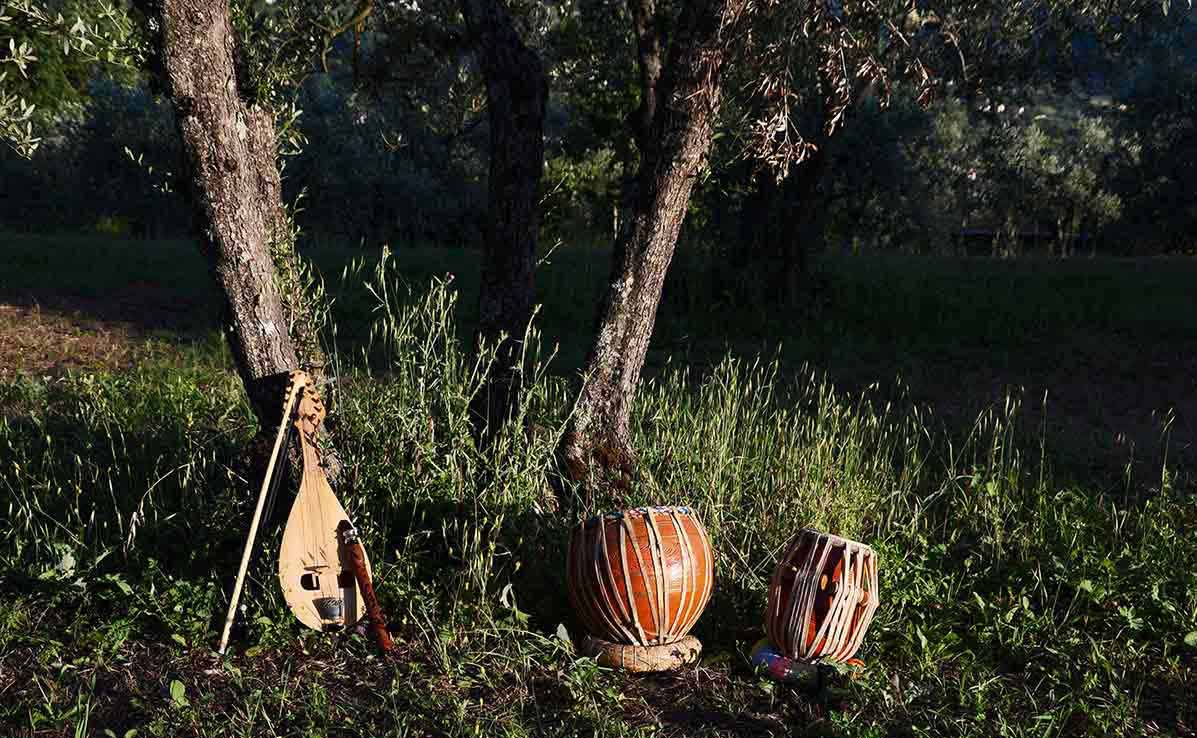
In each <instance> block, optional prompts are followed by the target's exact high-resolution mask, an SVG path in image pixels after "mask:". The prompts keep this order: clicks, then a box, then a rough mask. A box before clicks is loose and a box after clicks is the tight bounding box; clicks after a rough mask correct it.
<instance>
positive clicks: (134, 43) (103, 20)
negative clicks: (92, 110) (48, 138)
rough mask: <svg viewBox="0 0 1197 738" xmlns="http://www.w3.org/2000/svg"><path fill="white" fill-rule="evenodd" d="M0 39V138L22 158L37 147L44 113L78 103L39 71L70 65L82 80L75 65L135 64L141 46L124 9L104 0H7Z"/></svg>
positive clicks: (142, 49) (83, 75)
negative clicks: (83, 0) (95, 0)
mask: <svg viewBox="0 0 1197 738" xmlns="http://www.w3.org/2000/svg"><path fill="white" fill-rule="evenodd" d="M0 44H3V46H4V48H3V49H2V50H0V141H3V143H4V144H5V145H7V146H9V147H10V148H12V149H13V150H14V151H16V152H17V153H18V154H19V155H21V156H24V157H29V156H32V155H33V152H34V151H36V150H37V147H38V144H39V143H40V142H41V134H40V130H41V127H42V125H44V123H45V122H46V120H47V119H48V117H49V116H52V115H53V114H54V113H56V112H60V110H61V106H63V105H66V104H70V103H77V102H78V97H79V96H78V95H77V94H76V95H70V94H65V93H66V92H67V88H66V87H65V86H64V85H62V84H49V83H50V82H51V81H52V80H51V78H50V75H47V74H44V72H45V71H47V70H49V71H50V72H54V71H58V72H59V74H60V76H61V73H62V68H63V67H64V66H67V65H73V66H74V67H75V71H76V74H75V76H76V77H80V78H83V79H82V80H81V81H84V82H85V81H86V77H88V76H90V75H89V74H88V73H87V72H86V71H80V70H87V69H88V68H89V67H90V66H91V65H94V64H104V65H109V66H113V67H118V68H135V67H137V66H138V65H139V64H141V62H142V61H143V60H144V58H145V51H146V49H145V45H144V41H143V38H142V37H141V35H140V34H139V33H138V32H137V24H136V22H135V20H134V19H133V18H132V17H131V16H130V14H129V12H128V9H127V8H126V7H125V6H124V5H122V4H119V3H109V2H107V1H106V0H98V1H97V2H55V1H54V0H12V1H11V2H8V3H5V4H3V5H0ZM48 93H51V94H53V95H54V96H53V97H51V96H50V94H48ZM38 103H42V105H41V107H39V104H38Z"/></svg>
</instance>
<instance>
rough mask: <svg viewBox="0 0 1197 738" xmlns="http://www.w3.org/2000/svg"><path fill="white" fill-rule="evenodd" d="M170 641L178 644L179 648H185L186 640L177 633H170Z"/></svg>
mask: <svg viewBox="0 0 1197 738" xmlns="http://www.w3.org/2000/svg"><path fill="white" fill-rule="evenodd" d="M170 639H171V640H172V641H174V642H175V643H177V644H179V645H180V646H182V647H183V648H187V639H186V638H184V637H183V636H181V635H179V634H178V633H171V634H170Z"/></svg>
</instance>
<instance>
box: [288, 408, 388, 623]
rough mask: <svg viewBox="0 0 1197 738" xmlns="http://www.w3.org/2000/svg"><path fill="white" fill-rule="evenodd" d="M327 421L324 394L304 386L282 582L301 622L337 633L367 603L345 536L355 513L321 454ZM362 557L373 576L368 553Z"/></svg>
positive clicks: (358, 615)
mask: <svg viewBox="0 0 1197 738" xmlns="http://www.w3.org/2000/svg"><path fill="white" fill-rule="evenodd" d="M323 419H324V405H323V403H322V402H321V400H320V398H319V396H317V395H316V394H315V392H314V391H313V390H312V388H311V386H310V385H309V386H306V387H304V388H303V390H302V395H301V396H300V399H299V410H298V414H297V418H296V421H295V423H296V427H297V429H298V430H299V441H300V447H301V449H302V455H303V476H302V479H301V481H300V484H299V493H298V494H297V495H296V496H295V502H294V504H292V506H291V513H290V515H289V516H288V517H287V527H286V528H285V529H284V531H283V542H282V545H281V546H280V548H279V559H278V578H279V584H280V585H281V587H282V590H283V599H284V600H285V601H286V603H287V607H288V608H290V610H291V612H292V613H294V615H295V617H296V618H298V619H299V621H300V622H301V623H303V624H304V625H306V626H308V627H309V628H313V629H315V630H319V631H335V630H340V629H341V628H344V627H346V626H348V625H352V624H354V623H356V622H358V621H359V620H361V618H362V616H363V615H364V614H365V603H364V601H363V598H362V595H361V591H360V589H359V588H358V582H357V578H356V577H355V575H354V570H353V565H352V557H351V554H352V553H355V552H351V551H350V550H349V547H348V546H347V545H346V543H345V541H344V540H343V539H342V536H341V535H340V532H339V529H340V528H341V525H342V523H343V522H345V523H348V521H349V515H348V514H347V513H346V512H345V508H344V507H342V506H341V503H340V501H339V500H337V497H336V495H334V494H333V491H332V488H331V487H330V486H329V484H328V479H327V478H325V476H324V472H323V471H322V469H321V467H320V459H319V454H318V452H317V450H316V444H315V441H316V430H317V428H319V426H320V423H321V421H322V420H323ZM358 548H359V549H360V546H359V547H358ZM360 553H361V557H362V559H363V563H364V565H365V568H366V571H367V572H368V573H369V572H370V562H369V559H366V554H365V550H364V549H361V550H360ZM371 576H372V575H371Z"/></svg>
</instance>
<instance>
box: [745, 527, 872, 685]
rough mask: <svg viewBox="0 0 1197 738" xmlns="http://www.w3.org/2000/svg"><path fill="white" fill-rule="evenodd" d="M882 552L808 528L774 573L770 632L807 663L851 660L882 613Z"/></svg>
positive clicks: (768, 621)
mask: <svg viewBox="0 0 1197 738" xmlns="http://www.w3.org/2000/svg"><path fill="white" fill-rule="evenodd" d="M877 594H878V590H877V554H876V553H875V552H874V551H873V549H871V548H869V547H868V546H866V545H865V544H863V543H857V542H856V541H850V540H848V539H846V538H840V537H839V536H833V535H829V534H827V533H820V532H819V531H816V530H811V529H809V528H804V529H803V530H801V531H799V533H798V535H796V536H794V538H793V540H791V541H790V543H789V545H788V546H787V547H786V551H785V554H784V555H783V556H782V557H781V561H779V562H778V563H777V568H776V569H774V570H773V579H772V581H771V582H770V583H769V604H768V608H767V609H766V611H765V630H766V631H767V632H768V633H769V638H770V640H772V641H773V643H774V644H775V645H776V646H777V647H778V649H779V650H780V651H781V653H782V654H783V655H785V656H787V657H789V658H791V659H799V660H802V661H840V662H843V661H847V660H848V659H850V658H852V656H853V655H855V654H856V651H857V649H859V648H860V643H861V641H862V640H864V635H865V631H866V630H868V627H869V623H870V622H871V621H872V619H873V613H875V612H876V611H877V601H878V600H877Z"/></svg>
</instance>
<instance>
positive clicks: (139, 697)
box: [0, 259, 1197, 736]
mask: <svg viewBox="0 0 1197 738" xmlns="http://www.w3.org/2000/svg"><path fill="white" fill-rule="evenodd" d="M370 284H371V289H370V292H371V295H372V296H373V297H372V300H373V309H374V311H375V313H374V317H375V321H374V328H373V331H372V332H371V334H370V345H369V347H368V348H367V349H365V351H368V352H370V354H371V355H372V356H374V357H379V356H381V357H382V359H381V360H377V359H376V360H372V361H369V362H367V361H365V360H363V359H362V358H361V357H357V356H338V357H337V365H338V368H339V376H338V377H337V379H336V382H335V384H333V385H332V386H331V387H330V388H329V389H328V394H329V396H330V401H331V402H330V404H331V407H332V415H331V416H330V431H331V433H332V437H333V440H334V441H335V443H336V444H337V446H338V448H339V450H340V454H341V458H342V461H343V462H344V464H345V472H344V475H343V478H342V481H341V483H340V488H339V490H338V494H339V496H340V498H341V499H342V501H343V502H344V504H345V506H346V508H347V509H349V510H350V511H351V513H352V514H353V515H354V517H355V522H356V523H357V524H358V526H359V528H360V529H361V530H362V531H363V534H364V536H365V543H366V546H367V548H368V549H369V551H370V552H371V554H372V558H373V562H374V567H375V576H376V579H377V586H378V590H379V593H380V596H381V598H382V600H383V604H384V607H385V609H386V610H388V612H389V613H390V615H391V618H392V620H393V622H394V625H395V626H396V627H397V630H398V640H399V643H400V652H401V655H400V657H399V658H398V659H397V660H396V661H395V662H394V663H384V662H382V661H380V660H379V659H378V658H377V657H376V656H374V655H373V651H372V648H371V646H370V644H369V643H368V641H367V640H366V639H365V638H364V637H361V636H360V635H350V636H348V637H345V638H339V639H338V638H333V637H327V636H321V635H318V634H315V633H312V632H307V631H301V630H300V628H299V627H298V625H297V624H296V623H294V622H293V620H292V618H291V617H290V615H289V614H288V612H287V610H286V608H285V606H284V605H283V603H282V601H281V597H280V596H279V594H278V592H277V586H276V585H275V584H274V567H273V561H274V558H273V557H274V554H275V553H276V550H277V541H278V537H279V536H278V533H279V529H278V526H279V524H280V522H281V521H282V520H284V519H285V515H286V510H287V508H288V507H289V505H290V496H289V494H287V493H284V494H282V495H280V496H279V498H278V499H277V500H276V504H275V505H274V509H273V514H272V515H271V516H270V518H269V521H268V525H267V526H266V527H265V529H264V533H263V535H262V537H261V539H262V550H261V552H260V553H259V555H258V556H257V558H256V559H255V563H254V566H253V568H252V570H251V574H252V576H251V581H250V587H249V590H248V592H247V595H246V597H245V599H244V600H243V602H244V607H243V611H242V613H241V615H240V617H239V619H238V626H237V628H236V629H235V631H234V645H233V649H232V651H231V654H230V655H229V656H228V657H226V658H224V659H221V658H219V657H216V656H215V655H214V654H213V653H212V648H213V646H214V644H215V641H216V638H217V634H218V632H219V626H220V624H221V621H222V620H223V616H224V609H225V607H226V606H227V600H226V596H227V595H226V592H227V590H228V589H229V586H230V584H231V581H232V578H233V574H234V572H235V570H236V563H237V560H238V558H239V555H240V547H241V544H242V541H243V537H244V535H245V530H246V527H247V521H248V517H249V513H250V511H251V509H252V505H253V499H252V498H253V492H254V491H255V490H256V480H252V479H248V478H247V476H250V475H249V472H248V471H247V469H248V468H249V467H250V465H249V464H248V463H247V460H246V459H245V458H244V457H243V451H242V449H243V448H244V446H245V443H246V442H247V441H248V440H249V439H250V438H251V437H252V435H253V434H254V432H255V430H256V429H255V427H254V422H253V419H252V414H251V412H250V411H249V408H248V405H247V403H246V401H245V399H244V397H243V395H242V393H241V390H240V387H239V385H238V383H237V380H236V378H235V376H234V375H233V374H232V373H231V372H230V371H229V369H228V363H227V358H224V359H223V360H215V361H214V360H211V359H210V358H204V357H198V358H197V359H196V360H195V361H190V362H183V363H179V362H169V363H168V362H165V361H163V362H146V363H143V364H141V365H139V366H137V367H135V368H133V369H132V370H130V371H127V372H123V373H119V374H107V373H93V374H68V375H66V376H61V377H54V378H47V377H43V378H36V377H33V378H30V377H21V378H16V379H12V380H5V382H4V384H2V385H0V410H2V415H0V494H2V495H3V498H2V500H3V501H2V504H0V578H2V583H3V594H4V596H3V598H2V599H0V735H13V736H16V735H39V736H40V735H69V734H74V735H115V736H132V735H140V736H146V735H156V736H178V735H205V736H251V735H252V736H284V735H285V736H324V735H338V736H342V735H363V736H365V735H368V736H405V735H416V736H423V735H453V736H458V735H461V736H464V735H487V736H492V735H496V736H500V735H501V736H528V735H537V736H540V735H587V736H631V735H636V736H644V735H657V734H665V735H676V734H686V735H779V736H780V735H845V736H888V735H960V736H995V735H1002V736H1032V735H1033V736H1064V735H1123V736H1138V735H1176V736H1185V735H1192V734H1193V731H1194V730H1197V697H1195V695H1197V573H1195V569H1194V566H1193V563H1194V562H1195V561H1197V496H1195V495H1194V489H1193V486H1192V484H1191V482H1190V481H1189V480H1188V479H1187V478H1186V477H1185V476H1184V473H1183V472H1184V470H1177V469H1172V468H1169V467H1168V466H1166V465H1165V466H1164V467H1163V468H1161V469H1159V470H1158V476H1155V477H1154V478H1153V479H1134V480H1128V481H1127V485H1126V487H1125V488H1122V489H1116V490H1106V489H1099V488H1092V487H1084V486H1078V485H1075V484H1063V483H1057V482H1056V481H1054V478H1053V473H1052V456H1051V453H1050V443H1051V439H1049V438H1047V437H1046V431H1045V430H1044V429H1043V428H1042V427H1039V428H1027V427H1026V424H1025V423H1024V422H1023V421H1022V411H1021V408H1020V405H1019V402H1018V401H1017V398H1011V399H1010V400H1009V401H1008V402H1007V403H1006V404H1004V405H1003V406H1001V407H995V408H991V409H989V410H987V411H986V412H984V413H983V414H981V415H980V417H978V418H977V419H976V422H975V424H974V425H973V426H972V428H971V430H969V431H968V432H966V433H963V434H961V433H948V432H946V430H945V429H944V428H943V427H942V426H940V425H939V423H938V421H937V420H936V418H935V417H934V415H933V414H932V413H931V412H930V411H929V410H928V409H926V408H920V407H917V406H914V405H913V404H911V403H910V402H908V401H906V400H903V399H902V398H901V395H900V393H894V392H889V391H887V392H885V393H884V398H883V396H882V395H883V393H881V392H880V391H878V390H877V389H876V388H875V389H873V390H869V391H866V392H864V393H861V394H858V395H854V396H848V395H845V394H843V393H841V392H838V391H837V390H836V389H835V388H833V387H832V386H831V385H830V384H829V383H828V382H827V381H825V380H824V379H822V378H821V377H819V376H818V375H817V374H815V373H814V372H812V371H809V370H808V371H804V372H802V373H800V374H799V376H798V377H797V378H789V379H782V375H780V374H779V373H778V372H777V371H776V368H775V367H774V366H771V365H769V364H767V363H746V362H743V361H739V360H735V359H728V360H725V361H724V362H723V363H721V364H719V365H718V366H717V367H715V368H714V369H713V370H711V371H709V372H706V373H704V374H702V375H701V376H694V375H692V374H691V373H690V371H689V370H688V369H686V368H684V367H679V368H668V369H666V370H665V371H663V372H661V373H659V374H657V375H655V376H654V377H652V378H650V379H649V380H647V381H646V384H645V386H643V387H642V390H641V393H640V394H639V396H638V401H637V404H636V407H635V420H634V429H635V447H636V449H637V450H638V453H639V462H640V479H639V480H638V482H637V484H636V485H635V488H634V491H633V492H632V493H631V496H630V497H629V498H627V499H622V500H615V499H599V500H597V501H594V502H593V503H592V507H589V508H588V507H586V506H585V505H584V504H583V503H582V502H581V499H580V498H579V499H578V500H576V501H575V502H576V503H577V504H578V506H580V511H579V512H578V513H577V515H579V516H581V515H587V514H590V513H593V512H598V511H601V509H603V508H606V507H610V506H614V505H618V504H623V505H630V504H685V505H690V506H693V507H694V508H696V509H697V511H698V513H699V515H700V516H701V517H702V519H703V520H704V522H705V523H706V525H707V527H708V530H709V532H710V535H711V540H712V544H713V546H714V548H715V552H716V577H717V580H716V581H717V583H716V588H715V593H714V597H713V599H712V601H711V604H710V606H709V608H708V610H707V612H706V614H705V615H704V616H703V618H702V619H701V620H700V621H699V624H698V627H697V630H696V635H698V637H699V638H700V639H701V640H702V641H703V643H704V644H705V655H704V661H703V663H702V665H701V666H700V667H698V668H695V669H689V670H686V671H684V672H682V673H679V674H675V675H668V676H659V677H629V676H626V675H622V674H619V673H614V672H611V671H608V670H606V669H602V668H599V667H598V666H597V665H596V664H595V663H594V662H593V661H591V660H589V659H586V658H581V657H579V656H578V655H577V654H576V653H575V652H574V649H573V646H572V645H571V642H570V640H571V636H573V635H577V634H578V631H577V628H578V626H577V624H576V623H575V621H574V620H573V619H572V617H571V615H570V613H569V609H568V606H567V603H566V598H565V594H564V591H565V590H564V563H563V562H564V555H565V547H566V545H567V542H568V536H569V532H570V530H571V528H572V526H573V525H574V523H575V522H576V519H577V518H576V517H574V516H570V515H563V514H559V513H554V512H551V511H549V510H547V509H546V508H545V507H544V506H543V504H542V503H543V500H544V492H545V489H546V484H547V480H548V479H549V475H551V474H553V473H554V468H553V449H554V448H555V446H556V443H557V441H558V439H559V435H560V433H561V429H562V427H563V425H564V423H565V420H566V418H567V414H568V413H569V411H570V408H569V402H570V398H571V389H572V384H571V380H570V379H568V378H563V377H560V376H555V375H554V374H552V373H551V372H549V371H548V367H549V366H551V351H547V352H546V351H542V350H541V348H540V345H539V344H540V342H539V339H538V337H537V335H536V334H535V333H533V334H531V335H530V336H529V337H528V340H527V341H526V342H525V345H526V346H527V347H528V348H527V356H526V357H525V358H526V361H525V364H524V367H525V369H524V373H523V374H522V376H521V390H520V401H519V407H518V412H517V413H516V415H515V416H514V417H513V418H511V419H509V420H508V421H507V422H504V423H502V424H501V427H500V428H499V429H498V430H497V432H496V433H495V434H494V440H493V441H492V442H491V443H490V444H488V445H486V446H485V447H480V446H478V445H477V444H476V443H475V441H474V436H473V434H472V432H471V425H470V415H469V413H470V406H471V400H472V399H473V397H474V395H475V394H476V393H477V392H479V391H482V388H483V387H484V386H485V378H486V374H487V371H488V370H489V368H490V362H491V359H492V358H493V355H492V354H491V353H490V352H488V351H486V350H482V351H474V350H472V348H471V347H470V341H468V340H464V339H463V338H462V337H460V336H458V335H457V333H456V328H455V321H454V319H453V318H454V307H455V306H454V293H453V292H452V291H451V290H450V289H448V287H447V285H446V284H445V283H444V282H443V281H440V282H436V283H434V284H433V286H432V287H431V288H430V289H427V290H412V289H409V288H408V287H406V286H405V285H404V284H403V283H402V282H401V281H400V280H397V279H396V278H395V277H394V275H393V273H392V271H391V267H390V266H389V264H388V262H387V260H386V259H384V260H382V262H381V263H380V264H379V266H378V268H377V271H376V273H375V274H374V275H373V276H372V277H371V279H370ZM895 397H896V399H895ZM802 526H814V527H817V528H821V529H824V530H828V531H831V532H834V533H838V534H842V535H845V536H848V537H851V538H855V539H860V540H865V541H868V542H870V543H871V544H872V545H873V546H874V547H875V548H876V549H877V550H878V552H879V554H880V556H881V567H880V572H881V578H882V584H881V586H882V591H881V603H882V604H881V608H880V610H879V611H878V616H877V619H876V621H875V623H874V625H873V627H872V629H871V631H870V633H869V635H868V637H867V638H866V640H865V647H864V649H863V650H862V652H861V654H860V655H861V656H862V657H863V659H864V660H865V662H866V665H867V666H866V668H865V670H864V671H863V672H862V673H860V674H858V675H856V676H853V677H849V676H847V675H838V676H835V677H833V678H832V680H831V682H832V686H831V687H830V688H829V689H826V690H824V691H822V692H820V693H808V692H804V691H801V690H799V689H796V688H794V687H791V686H787V685H780V684H777V683H774V682H771V681H768V680H766V679H764V678H762V677H760V676H758V675H756V674H754V673H753V671H752V670H751V668H750V667H749V665H748V659H747V652H748V650H749V648H750V647H751V646H752V644H753V643H754V642H755V641H756V640H757V639H758V638H760V637H761V636H762V635H763V632H762V627H761V613H762V610H763V606H764V601H765V588H766V585H767V582H768V579H769V576H770V573H771V569H772V566H773V564H774V562H775V561H776V558H777V556H778V554H779V552H780V550H781V548H782V547H783V545H784V544H785V542H786V540H787V539H788V538H789V537H790V536H791V535H792V534H793V533H794V532H795V531H796V530H797V529H798V528H800V527H802Z"/></svg>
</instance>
